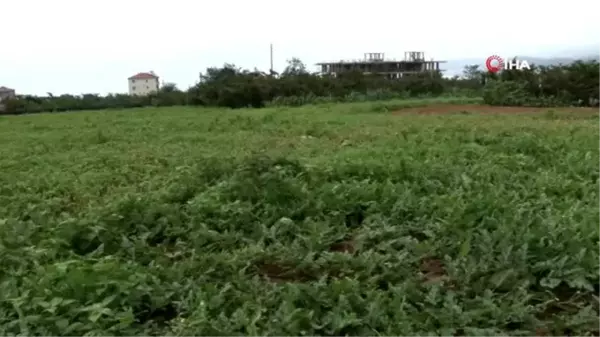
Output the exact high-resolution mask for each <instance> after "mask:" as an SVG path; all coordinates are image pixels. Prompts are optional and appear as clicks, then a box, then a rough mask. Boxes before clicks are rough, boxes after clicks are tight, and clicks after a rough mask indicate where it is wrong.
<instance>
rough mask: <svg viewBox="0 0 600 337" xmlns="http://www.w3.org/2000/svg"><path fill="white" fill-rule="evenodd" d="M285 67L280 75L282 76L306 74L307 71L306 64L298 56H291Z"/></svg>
mask: <svg viewBox="0 0 600 337" xmlns="http://www.w3.org/2000/svg"><path fill="white" fill-rule="evenodd" d="M287 64H288V65H287V67H285V70H284V71H283V73H281V75H283V76H298V75H308V71H306V66H305V65H304V63H302V61H300V59H299V58H296V57H293V58H292V59H291V60H288V61H287Z"/></svg>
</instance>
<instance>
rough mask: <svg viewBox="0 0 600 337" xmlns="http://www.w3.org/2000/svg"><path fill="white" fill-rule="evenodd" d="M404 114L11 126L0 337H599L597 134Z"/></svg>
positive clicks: (360, 107)
mask: <svg viewBox="0 0 600 337" xmlns="http://www.w3.org/2000/svg"><path fill="white" fill-rule="evenodd" d="M381 104H388V108H386V109H381V108H380V106H381ZM394 104H401V103H394V102H391V103H364V104H345V105H342V104H340V105H322V106H318V107H305V108H279V109H275V108H270V109H262V110H239V111H231V110H215V109H213V110H209V109H193V108H169V109H140V110H128V111H110V112H86V113H68V114H39V115H32V116H13V117H3V118H0V144H1V146H0V158H1V159H0V172H2V173H1V174H0V265H1V266H2V269H0V334H2V335H10V334H21V335H84V334H87V335H98V336H100V335H239V334H244V335H265V334H268V335H344V334H348V335H424V334H443V335H500V334H504V335H506V334H510V335H533V334H537V335H549V334H554V335H563V334H571V335H590V334H598V297H597V291H598V283H599V280H598V272H599V267H598V235H599V230H598V217H599V212H598V204H599V199H598V162H599V155H598V137H599V132H598V120H597V116H587V115H570V116H568V118H567V116H566V115H564V114H562V115H561V114H560V113H556V112H549V113H546V114H533V115H532V114H527V115H506V114H504V115H490V114H486V115H480V114H477V113H476V110H477V108H476V107H474V108H473V110H474V111H472V112H471V113H464V114H454V115H428V116H422V115H413V114H410V115H392V114H390V113H376V112H377V111H382V110H390V109H391V108H393V107H394Z"/></svg>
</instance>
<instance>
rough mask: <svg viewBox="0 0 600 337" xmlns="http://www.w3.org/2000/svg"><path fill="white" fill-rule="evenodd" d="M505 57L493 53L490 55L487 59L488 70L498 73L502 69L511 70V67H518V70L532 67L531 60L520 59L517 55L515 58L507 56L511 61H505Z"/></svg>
mask: <svg viewBox="0 0 600 337" xmlns="http://www.w3.org/2000/svg"><path fill="white" fill-rule="evenodd" d="M504 60H505V59H503V58H502V57H500V56H498V55H492V56H490V57H488V58H487V60H485V67H486V68H487V70H488V71H489V72H490V73H497V72H499V71H500V70H509V69H517V70H523V69H528V70H529V69H531V67H530V66H529V62H527V61H526V60H518V59H517V58H516V57H515V58H506V60H509V61H504Z"/></svg>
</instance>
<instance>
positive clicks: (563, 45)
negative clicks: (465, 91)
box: [0, 0, 600, 95]
mask: <svg viewBox="0 0 600 337" xmlns="http://www.w3.org/2000/svg"><path fill="white" fill-rule="evenodd" d="M561 4H565V2H556V3H553V2H548V1H543V2H542V1H538V0H504V1H481V0H479V1H475V0H454V1H444V0H429V1H399V0H370V1H364V0H362V1H340V0H327V1H325V0H320V1H317V0H303V1H298V2H292V1H286V0H279V1H274V0H251V1H248V0H218V1H216V0H169V1H164V0H162V1H156V0H144V1H141V0H119V1H116V0H102V1H99V0H52V1H48V0H18V1H14V0H12V1H10V0H4V1H0V32H2V33H1V34H0V36H2V38H1V39H0V86H7V87H10V88H13V89H15V90H16V91H17V93H18V94H35V95H45V94H46V93H48V92H50V93H52V94H54V95H60V94H64V93H69V94H76V95H78V94H82V93H99V94H103V95H104V94H107V93H125V92H126V91H127V78H128V77H129V76H132V75H134V74H136V73H138V72H147V71H150V70H152V71H154V72H155V73H156V74H157V75H158V76H160V78H161V82H162V81H165V82H172V83H176V84H177V86H178V87H179V88H181V89H186V88H187V87H189V86H191V85H193V84H194V83H196V81H197V80H198V75H199V73H200V72H202V71H204V70H205V69H206V68H207V67H212V66H221V65H223V64H224V63H225V62H227V63H233V64H235V65H237V66H241V67H244V68H250V69H253V68H254V67H257V68H259V69H261V70H267V69H268V68H269V44H270V43H273V46H274V55H273V57H274V66H275V70H277V71H282V70H283V69H284V67H285V65H286V60H287V59H290V58H292V57H298V58H300V59H301V60H302V61H303V62H304V63H305V64H306V65H307V67H308V69H309V70H315V71H316V70H317V68H316V66H315V65H314V64H315V63H317V62H319V61H333V60H340V59H357V58H362V56H363V53H366V52H384V53H385V54H386V58H387V57H390V58H398V59H400V58H403V57H404V52H405V51H424V52H425V55H426V58H435V59H443V60H455V59H465V58H469V59H479V58H480V59H481V63H482V64H483V63H484V62H485V58H487V57H488V56H490V55H493V54H497V55H501V56H512V55H529V56H534V57H549V56H567V57H568V56H569V54H570V53H573V51H574V50H579V49H581V48H582V47H586V48H587V47H589V46H593V47H594V48H597V47H598V46H600V41H598V39H599V34H598V32H599V31H600V29H599V27H598V23H597V22H598V20H597V13H598V7H599V5H598V3H597V2H595V0H570V1H568V5H567V6H561ZM506 17H509V18H510V20H506V19H505V18H506ZM598 48H600V47H598ZM598 48H597V50H598Z"/></svg>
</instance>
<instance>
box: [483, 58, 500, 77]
mask: <svg viewBox="0 0 600 337" xmlns="http://www.w3.org/2000/svg"><path fill="white" fill-rule="evenodd" d="M485 66H486V68H487V70H488V71H489V72H490V73H497V72H499V71H500V70H502V69H504V60H503V59H502V58H501V57H500V56H498V55H492V56H490V57H488V58H487V60H485Z"/></svg>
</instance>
